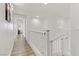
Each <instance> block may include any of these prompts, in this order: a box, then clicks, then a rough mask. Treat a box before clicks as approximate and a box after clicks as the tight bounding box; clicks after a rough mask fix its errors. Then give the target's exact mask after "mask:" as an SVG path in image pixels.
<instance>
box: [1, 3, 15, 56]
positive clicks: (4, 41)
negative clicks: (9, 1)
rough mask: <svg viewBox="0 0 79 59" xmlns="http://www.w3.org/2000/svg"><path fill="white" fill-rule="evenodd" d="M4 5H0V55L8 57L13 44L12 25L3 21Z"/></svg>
mask: <svg viewBox="0 0 79 59" xmlns="http://www.w3.org/2000/svg"><path fill="white" fill-rule="evenodd" d="M4 7H5V6H4V4H1V3H0V55H3V56H4V55H9V54H10V51H11V48H12V44H13V42H14V33H13V24H12V23H8V22H7V21H5V9H4Z"/></svg>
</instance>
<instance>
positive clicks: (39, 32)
mask: <svg viewBox="0 0 79 59" xmlns="http://www.w3.org/2000/svg"><path fill="white" fill-rule="evenodd" d="M30 32H36V33H42V34H44V33H46V32H42V31H33V30H32V31H30Z"/></svg>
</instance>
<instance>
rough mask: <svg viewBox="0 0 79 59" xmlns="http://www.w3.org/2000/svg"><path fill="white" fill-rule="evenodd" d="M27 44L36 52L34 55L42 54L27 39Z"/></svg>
mask: <svg viewBox="0 0 79 59" xmlns="http://www.w3.org/2000/svg"><path fill="white" fill-rule="evenodd" d="M27 42H28V44H29V45H30V46H31V48H32V50H33V51H34V53H35V54H36V56H43V55H42V54H41V53H40V51H39V50H38V49H37V48H36V47H35V46H34V44H33V43H32V42H31V41H27Z"/></svg>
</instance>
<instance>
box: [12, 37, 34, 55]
mask: <svg viewBox="0 0 79 59" xmlns="http://www.w3.org/2000/svg"><path fill="white" fill-rule="evenodd" d="M11 56H35V54H34V52H33V50H32V49H31V47H30V46H29V44H28V43H27V41H26V40H25V38H24V37H21V36H17V38H16V39H15V42H14V46H13V49H12V53H11Z"/></svg>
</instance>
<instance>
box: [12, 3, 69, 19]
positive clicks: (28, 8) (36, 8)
mask: <svg viewBox="0 0 79 59" xmlns="http://www.w3.org/2000/svg"><path fill="white" fill-rule="evenodd" d="M13 5H14V12H15V13H17V14H25V15H27V16H40V17H43V18H48V19H49V18H56V17H57V18H58V17H59V18H61V17H63V18H68V17H69V15H70V4H67V3H49V4H47V5H45V4H43V3H16V4H13Z"/></svg>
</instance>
